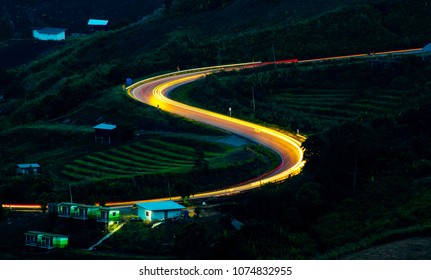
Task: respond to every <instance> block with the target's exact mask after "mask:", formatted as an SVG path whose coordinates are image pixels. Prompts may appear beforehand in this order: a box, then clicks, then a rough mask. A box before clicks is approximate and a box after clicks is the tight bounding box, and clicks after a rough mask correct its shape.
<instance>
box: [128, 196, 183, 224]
mask: <svg viewBox="0 0 431 280" xmlns="http://www.w3.org/2000/svg"><path fill="white" fill-rule="evenodd" d="M136 206H137V208H138V217H139V218H141V219H142V220H143V221H144V222H146V223H153V222H158V221H162V220H166V219H173V218H177V217H180V216H181V214H182V211H181V210H182V209H185V208H186V207H184V206H182V205H181V204H178V203H176V202H174V201H172V200H168V201H159V202H142V203H137V204H136Z"/></svg>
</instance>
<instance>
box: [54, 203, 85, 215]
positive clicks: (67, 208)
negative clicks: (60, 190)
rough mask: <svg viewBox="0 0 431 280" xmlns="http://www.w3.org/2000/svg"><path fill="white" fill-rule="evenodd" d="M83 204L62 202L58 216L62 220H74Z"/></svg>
mask: <svg viewBox="0 0 431 280" xmlns="http://www.w3.org/2000/svg"><path fill="white" fill-rule="evenodd" d="M79 205H83V204H78V203H71V202H62V203H59V204H58V205H57V214H58V216H59V217H62V218H73V217H75V216H76V213H77V212H78V206H79Z"/></svg>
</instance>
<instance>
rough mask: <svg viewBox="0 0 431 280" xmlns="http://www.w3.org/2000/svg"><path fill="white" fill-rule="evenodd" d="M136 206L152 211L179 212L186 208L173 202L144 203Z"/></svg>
mask: <svg viewBox="0 0 431 280" xmlns="http://www.w3.org/2000/svg"><path fill="white" fill-rule="evenodd" d="M136 206H138V207H141V208H144V209H146V210H150V211H163V210H179V209H184V208H186V207H184V206H182V205H181V204H178V203H176V202H174V201H172V200H168V201H158V202H142V203H136Z"/></svg>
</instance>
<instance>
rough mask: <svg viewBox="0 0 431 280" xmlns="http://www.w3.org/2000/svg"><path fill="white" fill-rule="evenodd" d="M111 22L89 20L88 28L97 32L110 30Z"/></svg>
mask: <svg viewBox="0 0 431 280" xmlns="http://www.w3.org/2000/svg"><path fill="white" fill-rule="evenodd" d="M108 24H109V21H108V20H106V19H93V18H91V19H89V20H88V23H87V25H88V27H89V28H90V31H97V30H107V29H108Z"/></svg>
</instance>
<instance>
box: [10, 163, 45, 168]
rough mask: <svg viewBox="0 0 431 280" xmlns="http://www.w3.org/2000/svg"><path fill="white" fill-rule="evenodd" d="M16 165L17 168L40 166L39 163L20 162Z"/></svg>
mask: <svg viewBox="0 0 431 280" xmlns="http://www.w3.org/2000/svg"><path fill="white" fill-rule="evenodd" d="M16 166H18V167H19V168H34V167H40V165H39V164H37V163H21V164H17V165H16Z"/></svg>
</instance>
